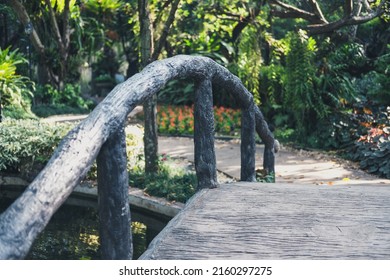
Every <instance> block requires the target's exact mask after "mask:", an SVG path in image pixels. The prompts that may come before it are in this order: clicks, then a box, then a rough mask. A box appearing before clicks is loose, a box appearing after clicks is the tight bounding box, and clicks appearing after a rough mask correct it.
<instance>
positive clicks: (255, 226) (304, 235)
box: [141, 182, 390, 259]
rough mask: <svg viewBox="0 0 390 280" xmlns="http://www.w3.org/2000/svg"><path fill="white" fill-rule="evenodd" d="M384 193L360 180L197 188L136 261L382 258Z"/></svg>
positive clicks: (387, 251)
mask: <svg viewBox="0 0 390 280" xmlns="http://www.w3.org/2000/svg"><path fill="white" fill-rule="evenodd" d="M239 198H240V199H239ZM389 198H390V187H370V186H365V185H355V186H350V187H345V186H308V185H304V186H302V185H298V184H259V183H246V182H245V183H244V182H243V183H234V184H229V185H222V186H221V187H220V188H217V189H205V190H202V191H200V192H199V193H198V194H197V195H195V196H194V197H193V199H192V200H191V201H190V202H189V203H188V204H187V205H186V207H185V209H184V210H183V211H182V212H180V213H179V214H178V215H177V216H176V217H175V218H174V219H172V220H171V222H170V223H169V224H168V226H167V227H166V228H165V229H164V230H163V231H162V232H161V233H160V235H159V236H157V237H156V238H155V239H154V241H153V242H152V243H151V245H150V246H149V249H148V250H147V251H146V252H145V253H144V255H143V256H141V259H390V204H389V203H388V202H389ZM226 205H229V206H230V207H226Z"/></svg>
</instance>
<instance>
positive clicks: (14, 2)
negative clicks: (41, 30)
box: [8, 0, 45, 58]
mask: <svg viewBox="0 0 390 280" xmlns="http://www.w3.org/2000/svg"><path fill="white" fill-rule="evenodd" d="M8 2H9V4H10V6H11V7H12V8H13V9H14V11H15V12H16V14H17V16H18V18H19V20H20V21H21V22H22V24H23V25H24V26H25V27H26V26H27V25H28V24H29V23H32V22H31V19H30V17H29V15H28V13H27V11H26V9H25V8H24V6H23V4H22V3H20V1H18V0H9V1H8ZM30 39H31V41H32V43H33V46H34V48H35V50H36V51H37V52H38V53H39V55H40V57H41V58H44V57H45V46H44V45H43V44H42V41H41V39H40V38H39V35H38V33H37V31H36V30H35V28H34V27H33V30H32V33H31V35H30Z"/></svg>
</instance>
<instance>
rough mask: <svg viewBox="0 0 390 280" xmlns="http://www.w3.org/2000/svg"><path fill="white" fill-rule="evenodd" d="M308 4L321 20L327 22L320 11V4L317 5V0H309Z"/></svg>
mask: <svg viewBox="0 0 390 280" xmlns="http://www.w3.org/2000/svg"><path fill="white" fill-rule="evenodd" d="M310 5H311V7H312V9H313V13H314V14H315V15H316V16H317V17H318V18H319V19H321V21H322V22H328V21H327V20H326V18H325V17H324V14H323V13H322V10H321V7H320V5H318V2H317V1H316V0H310Z"/></svg>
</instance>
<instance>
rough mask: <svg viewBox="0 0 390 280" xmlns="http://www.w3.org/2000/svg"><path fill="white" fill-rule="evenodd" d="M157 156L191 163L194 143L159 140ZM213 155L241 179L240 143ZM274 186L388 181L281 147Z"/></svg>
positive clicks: (225, 144)
mask: <svg viewBox="0 0 390 280" xmlns="http://www.w3.org/2000/svg"><path fill="white" fill-rule="evenodd" d="M141 111H142V107H141V106H138V107H136V108H135V109H134V110H133V111H132V112H131V115H129V118H132V117H134V116H135V115H136V114H138V113H140V112H141ZM85 117H86V115H65V116H53V117H49V118H47V119H46V121H54V122H62V121H78V120H82V119H84V118H85ZM158 143H159V153H160V154H162V153H165V154H167V155H169V156H171V157H173V158H182V159H185V160H188V161H191V162H193V161H194V141H193V139H192V138H188V137H164V136H161V137H159V140H158ZM263 149H264V146H263V145H257V146H256V165H257V168H261V166H262V156H263ZM215 152H216V157H217V168H218V170H219V171H221V172H223V173H225V174H226V175H228V176H230V177H232V178H235V179H239V177H240V166H241V163H240V143H239V140H230V141H225V140H216V141H215ZM275 170H276V182H280V183H300V184H315V185H329V186H332V185H356V184H365V185H382V186H384V185H387V186H390V180H386V179H381V178H378V177H376V176H373V175H370V174H368V173H366V172H364V171H363V170H360V169H359V167H358V164H357V163H354V162H350V161H346V160H342V159H340V158H338V157H337V156H335V155H333V156H331V155H327V154H325V153H321V152H309V151H304V150H296V149H292V148H289V147H285V146H282V147H281V150H280V151H279V153H277V154H276V157H275Z"/></svg>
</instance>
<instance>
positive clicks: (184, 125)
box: [157, 106, 241, 136]
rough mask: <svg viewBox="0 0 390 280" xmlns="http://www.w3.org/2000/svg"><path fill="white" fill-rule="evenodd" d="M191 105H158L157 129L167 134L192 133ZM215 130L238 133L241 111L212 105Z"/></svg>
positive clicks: (225, 133) (228, 133) (192, 116)
mask: <svg viewBox="0 0 390 280" xmlns="http://www.w3.org/2000/svg"><path fill="white" fill-rule="evenodd" d="M193 112H194V108H193V106H191V107H190V106H159V107H158V114H157V123H158V131H159V133H161V134H169V135H192V134H193V133H194V113H193ZM214 120H215V132H216V133H217V134H219V135H229V136H234V135H239V133H240V129H241V111H240V110H235V109H230V108H225V107H214Z"/></svg>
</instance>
